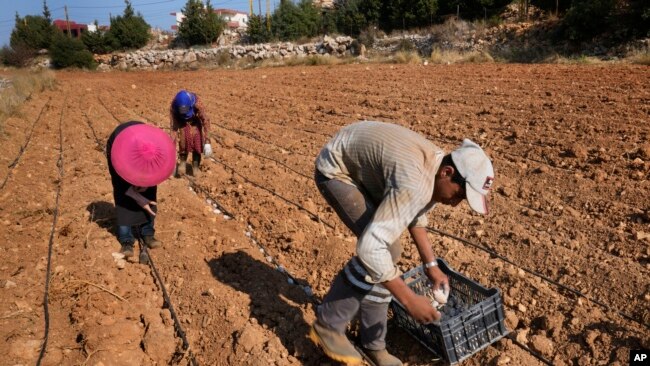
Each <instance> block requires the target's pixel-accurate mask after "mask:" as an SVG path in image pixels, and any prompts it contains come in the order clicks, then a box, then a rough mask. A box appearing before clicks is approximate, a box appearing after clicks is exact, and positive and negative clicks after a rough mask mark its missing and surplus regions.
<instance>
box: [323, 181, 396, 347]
mask: <svg viewBox="0 0 650 366" xmlns="http://www.w3.org/2000/svg"><path fill="white" fill-rule="evenodd" d="M315 180H316V186H317V187H318V190H319V191H320V193H321V194H322V195H323V197H324V198H325V200H326V201H327V203H329V205H330V206H331V207H332V208H333V209H334V211H335V212H336V213H337V215H338V216H339V217H340V218H341V220H342V221H343V223H344V224H345V225H346V226H347V227H348V228H349V229H350V230H352V232H353V233H354V234H355V235H356V236H357V237H359V235H361V233H363V230H364V229H365V227H366V225H368V223H369V222H370V220H371V219H372V216H373V215H374V213H375V210H376V206H375V205H374V203H373V202H372V201H371V200H370V198H369V196H368V195H367V194H365V193H364V192H363V191H362V190H360V189H359V188H357V187H355V186H353V185H350V184H347V183H344V182H341V181H339V180H336V179H329V178H327V177H325V176H324V175H323V174H321V173H320V172H319V171H318V170H316V173H315ZM365 295H366V293H365V292H363V291H362V290H361V289H359V288H357V287H354V286H352V285H350V284H349V283H348V281H347V280H346V279H345V273H344V271H343V270H341V271H340V272H339V273H338V275H337V276H336V278H335V279H334V282H333V283H332V287H330V290H329V292H328V293H327V295H325V299H324V300H323V303H322V304H321V305H320V306H319V307H318V313H317V317H318V321H319V322H320V323H321V324H322V325H324V326H326V327H329V328H330V329H333V330H335V331H337V332H339V333H341V334H343V333H345V329H346V327H347V325H348V323H349V322H350V321H352V319H354V317H355V316H356V315H357V314H359V315H360V316H359V322H360V327H361V329H360V335H361V345H362V346H363V347H364V348H366V349H370V350H382V349H384V348H386V341H385V338H386V331H387V327H386V324H387V321H388V304H389V303H387V302H384V303H378V302H374V301H370V300H368V299H366V298H365Z"/></svg>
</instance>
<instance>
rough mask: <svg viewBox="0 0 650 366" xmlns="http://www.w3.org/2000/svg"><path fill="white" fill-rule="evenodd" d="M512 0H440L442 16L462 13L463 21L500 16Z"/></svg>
mask: <svg viewBox="0 0 650 366" xmlns="http://www.w3.org/2000/svg"><path fill="white" fill-rule="evenodd" d="M510 3H512V0H439V5H440V6H439V8H440V14H456V11H458V12H460V17H461V18H463V19H477V18H483V17H484V16H485V15H486V13H487V16H488V17H490V16H492V15H496V14H498V13H499V12H500V11H501V10H502V9H503V8H504V7H505V6H506V5H508V4H510Z"/></svg>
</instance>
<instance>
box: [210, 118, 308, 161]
mask: <svg viewBox="0 0 650 366" xmlns="http://www.w3.org/2000/svg"><path fill="white" fill-rule="evenodd" d="M215 126H217V127H219V128H223V129H224V130H226V131H230V132H233V133H236V134H238V135H240V136H244V137H247V138H249V139H251V140H255V141H257V142H259V143H262V144H265V145H271V146H275V147H277V148H279V149H282V150H285V151H288V152H289V153H291V154H295V155H300V156H304V157H309V158H311V156H310V155H307V154H303V153H300V152H296V151H294V150H292V149H289V148H285V147H282V146H278V145H276V144H272V143H270V142H266V141H263V140H262V139H261V138H259V137H257V136H255V135H253V134H252V133H250V132H246V131H244V130H240V129H237V128H230V127H226V126H224V125H217V124H215Z"/></svg>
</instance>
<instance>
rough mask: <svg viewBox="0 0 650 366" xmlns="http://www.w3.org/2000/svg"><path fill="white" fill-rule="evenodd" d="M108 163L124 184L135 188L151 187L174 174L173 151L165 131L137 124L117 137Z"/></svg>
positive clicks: (174, 160)
mask: <svg viewBox="0 0 650 366" xmlns="http://www.w3.org/2000/svg"><path fill="white" fill-rule="evenodd" d="M111 163H112V164H113V168H114V169H115V171H116V172H117V174H118V175H119V176H120V177H122V179H124V180H125V181H127V182H129V183H131V184H133V185H134V186H138V187H153V186H156V185H158V184H160V183H161V182H163V181H164V180H165V179H167V178H169V176H170V175H171V174H172V172H173V171H174V167H175V166H176V148H175V147H174V142H173V141H172V139H171V138H170V137H169V135H167V134H166V133H165V131H163V130H161V129H160V128H158V127H154V126H150V125H146V124H137V125H133V126H129V127H127V128H125V129H124V130H122V131H121V132H120V133H119V134H118V135H117V137H116V138H115V141H113V147H112V148H111Z"/></svg>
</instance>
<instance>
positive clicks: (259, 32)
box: [246, 14, 271, 44]
mask: <svg viewBox="0 0 650 366" xmlns="http://www.w3.org/2000/svg"><path fill="white" fill-rule="evenodd" d="M246 36H247V39H248V43H251V44H255V43H265V42H268V41H269V40H270V39H271V33H270V32H269V31H268V29H267V28H266V17H264V16H261V15H254V14H253V15H251V16H250V17H249V18H248V26H247V28H246Z"/></svg>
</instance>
